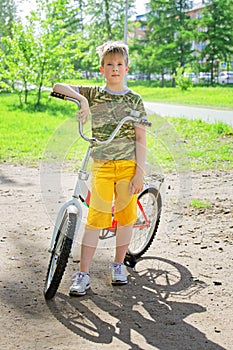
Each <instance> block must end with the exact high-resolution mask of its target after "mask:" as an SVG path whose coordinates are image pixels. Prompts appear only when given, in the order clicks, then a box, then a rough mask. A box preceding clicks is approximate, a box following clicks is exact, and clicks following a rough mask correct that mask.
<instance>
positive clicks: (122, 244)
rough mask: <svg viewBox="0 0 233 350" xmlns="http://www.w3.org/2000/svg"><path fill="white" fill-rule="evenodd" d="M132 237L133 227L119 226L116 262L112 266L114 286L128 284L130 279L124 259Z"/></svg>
mask: <svg viewBox="0 0 233 350" xmlns="http://www.w3.org/2000/svg"><path fill="white" fill-rule="evenodd" d="M131 236H132V226H118V228H117V233H116V253H115V260H114V262H113V263H112V264H111V274H112V284H113V285H122V284H127V283H128V279H127V276H126V270H125V265H124V258H125V254H126V252H127V249H128V246H129V243H130V239H131Z"/></svg>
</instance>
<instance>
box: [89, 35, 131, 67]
mask: <svg viewBox="0 0 233 350" xmlns="http://www.w3.org/2000/svg"><path fill="white" fill-rule="evenodd" d="M96 51H97V52H98V54H99V57H100V64H101V66H102V67H103V66H104V59H105V57H106V56H107V55H110V54H116V53H118V54H120V55H122V56H123V57H124V59H125V64H126V66H128V63H129V49H128V45H126V44H125V43H124V42H123V41H107V42H106V43H104V44H103V45H101V46H98V47H97V49H96Z"/></svg>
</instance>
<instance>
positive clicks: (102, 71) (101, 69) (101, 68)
mask: <svg viewBox="0 0 233 350" xmlns="http://www.w3.org/2000/svg"><path fill="white" fill-rule="evenodd" d="M100 73H102V74H104V67H102V66H100Z"/></svg>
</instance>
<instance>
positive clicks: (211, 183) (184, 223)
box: [0, 164, 233, 350]
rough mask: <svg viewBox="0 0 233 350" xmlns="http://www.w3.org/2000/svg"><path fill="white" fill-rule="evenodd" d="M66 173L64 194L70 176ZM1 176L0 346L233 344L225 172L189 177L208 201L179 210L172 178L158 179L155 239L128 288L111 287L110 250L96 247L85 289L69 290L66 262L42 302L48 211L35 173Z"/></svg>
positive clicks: (177, 349) (8, 171)
mask: <svg viewBox="0 0 233 350" xmlns="http://www.w3.org/2000/svg"><path fill="white" fill-rule="evenodd" d="M66 178H67V180H66V181H65V183H66V185H67V189H66V190H65V191H64V196H66V195H67V193H68V192H69V191H70V190H71V188H72V187H73V183H74V181H75V174H74V173H73V172H71V173H70V174H66ZM0 180H1V188H0V192H1V197H0V198H1V227H0V231H1V232H0V244H1V275H0V282H1V301H0V306H1V314H0V315H1V316H0V317H1V327H0V335H1V338H0V339H1V340H0V348H1V349H3V350H15V349H20V350H22V349H23V350H42V349H56V350H68V349H69V350H74V349H75V350H77V349H82V348H84V349H93V350H96V349H103V350H104V349H113V350H114V349H118V350H119V349H120V350H129V349H143V350H150V349H161V350H189V349H190V350H191V349H192V350H202V349H203V350H222V349H227V350H231V349H233V345H232V334H233V325H232V313H233V307H232V267H233V261H232V260H233V258H232V257H233V249H232V244H233V239H232V238H233V208H232V198H233V171H226V172H225V171H213V172H202V173H194V174H192V190H190V191H191V195H192V197H193V198H197V199H199V200H202V201H208V202H210V203H211V206H210V208H208V209H192V208H191V207H189V206H184V207H183V211H182V217H181V216H180V215H179V214H180V213H181V212H180V209H181V208H180V204H179V203H178V202H177V201H175V198H177V193H176V191H177V179H176V178H175V177H174V176H173V175H171V176H169V177H167V178H166V181H165V187H164V188H165V193H164V194H165V198H166V200H165V204H164V210H163V219H162V223H161V225H160V228H159V233H158V237H157V239H156V240H155V241H154V242H153V245H152V247H151V248H150V250H149V251H148V252H147V253H146V254H145V257H144V259H142V260H141V261H139V262H138V264H137V266H136V272H135V271H132V270H129V273H130V276H129V281H130V283H129V284H128V286H125V287H123V288H116V287H112V286H111V284H110V281H109V271H108V264H109V262H110V261H111V259H112V256H113V250H112V249H110V248H109V247H105V248H104V247H103V246H100V248H99V249H98V252H97V254H96V256H95V259H94V264H93V267H92V273H91V276H92V279H91V283H92V289H91V290H90V291H89V292H88V294H87V295H86V296H85V297H83V298H70V297H69V296H68V288H69V285H70V275H71V274H72V273H73V271H75V269H76V268H77V263H75V262H73V261H72V260H70V263H69V266H68V268H67V272H66V274H65V276H64V278H63V281H62V284H61V287H60V288H59V293H58V294H57V296H56V298H55V299H54V300H53V301H52V302H49V303H46V302H45V300H44V297H43V285H44V278H45V274H46V268H47V264H48V259H49V254H48V252H47V249H48V246H49V242H50V238H51V234H52V227H53V221H52V220H53V217H54V216H55V212H54V213H52V212H50V213H49V205H48V203H45V204H44V203H43V198H42V196H41V184H40V180H41V176H40V171H39V170H38V169H35V168H34V169H32V168H26V167H18V166H12V165H4V164H3V165H1V168H0ZM59 201H61V199H59ZM58 204H59V205H60V203H58ZM55 211H56V210H55ZM178 218H179V220H178ZM74 257H78V248H76V249H75V255H74Z"/></svg>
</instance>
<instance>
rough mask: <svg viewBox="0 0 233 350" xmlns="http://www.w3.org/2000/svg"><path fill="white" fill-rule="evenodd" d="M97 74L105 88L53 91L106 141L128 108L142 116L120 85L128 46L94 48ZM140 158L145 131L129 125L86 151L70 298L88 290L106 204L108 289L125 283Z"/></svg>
mask: <svg viewBox="0 0 233 350" xmlns="http://www.w3.org/2000/svg"><path fill="white" fill-rule="evenodd" d="M97 51H98V53H99V56H100V65H101V66H100V72H101V73H102V74H103V75H104V76H105V80H106V86H105V87H97V86H95V87H91V86H80V87H77V86H73V85H67V84H55V86H54V88H53V90H54V91H55V92H58V93H61V94H64V95H66V96H69V97H73V98H75V99H77V100H79V101H80V110H79V112H78V116H79V118H81V120H82V122H83V123H85V122H86V121H87V120H88V118H89V115H90V111H91V117H92V134H93V137H95V138H97V139H100V140H104V139H107V138H108V137H109V136H110V134H111V133H112V131H113V130H114V129H115V127H116V125H117V124H118V122H119V120H121V119H122V118H123V117H125V116H127V115H130V111H131V110H137V111H139V112H140V117H142V116H145V115H146V113H145V109H144V106H143V103H142V99H141V97H140V96H139V95H137V94H136V93H134V92H133V91H131V90H130V89H128V87H127V86H125V77H126V74H127V72H128V70H129V66H128V47H127V45H125V44H123V43H122V42H107V43H105V44H103V45H102V46H100V47H98V48H97ZM145 157H146V134H145V127H144V126H142V125H134V124H133V123H131V122H128V123H126V124H124V126H123V127H122V128H121V129H120V131H119V132H118V134H117V137H116V138H115V139H114V140H113V141H112V142H111V143H110V144H109V145H107V146H104V147H103V146H95V147H94V149H93V152H92V158H93V165H92V180H91V187H92V190H91V201H90V206H89V211H88V217H87V224H86V227H85V232H84V236H83V240H82V246H81V259H80V272H78V273H77V274H75V276H74V278H73V284H72V286H71V287H70V295H74V296H80V295H84V294H86V290H87V289H88V288H89V287H90V275H89V269H90V264H91V261H92V258H93V256H94V253H95V250H96V247H97V244H98V239H99V231H100V230H101V229H104V228H107V227H110V226H111V221H112V201H113V199H114V219H115V220H116V221H117V222H118V226H117V232H116V252H115V259H114V262H113V263H112V264H111V266H110V267H111V275H112V284H113V285H123V284H126V283H127V282H128V281H127V277H126V271H125V266H124V258H125V254H126V252H127V248H128V245H129V243H130V239H131V235H132V226H133V224H134V222H135V221H136V218H137V194H138V193H140V192H141V191H142V189H143V175H144V166H145Z"/></svg>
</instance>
